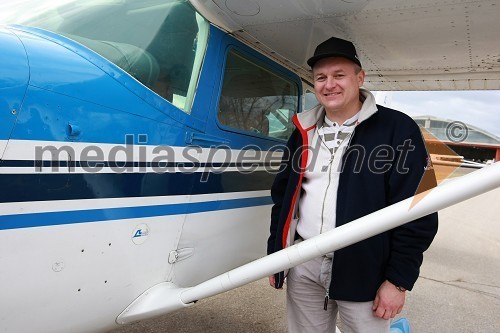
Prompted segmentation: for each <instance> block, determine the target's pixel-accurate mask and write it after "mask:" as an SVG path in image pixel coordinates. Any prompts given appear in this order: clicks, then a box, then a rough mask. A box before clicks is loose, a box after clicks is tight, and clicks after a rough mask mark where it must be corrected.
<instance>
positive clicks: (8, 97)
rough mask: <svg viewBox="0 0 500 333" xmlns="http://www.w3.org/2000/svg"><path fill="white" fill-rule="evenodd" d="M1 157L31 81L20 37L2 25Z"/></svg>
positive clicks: (0, 54) (0, 42)
mask: <svg viewBox="0 0 500 333" xmlns="http://www.w3.org/2000/svg"><path fill="white" fill-rule="evenodd" d="M0 45H2V52H0V158H1V156H2V155H3V152H4V150H5V146H6V145H7V140H8V139H9V136H10V133H11V132H12V128H13V126H14V124H15V121H16V118H17V116H18V115H19V112H20V111H21V106H22V101H23V98H24V95H25V93H26V89H27V87H28V82H29V63H28V57H27V55H26V51H25V49H24V46H23V44H22V43H21V41H20V40H19V38H18V37H17V36H16V35H15V34H14V32H12V31H11V30H9V29H8V28H6V27H0Z"/></svg>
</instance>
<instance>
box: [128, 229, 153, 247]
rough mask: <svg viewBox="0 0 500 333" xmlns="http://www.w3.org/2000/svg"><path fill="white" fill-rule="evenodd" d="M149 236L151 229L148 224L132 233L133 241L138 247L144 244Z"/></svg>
mask: <svg viewBox="0 0 500 333" xmlns="http://www.w3.org/2000/svg"><path fill="white" fill-rule="evenodd" d="M148 236H149V227H148V226H147V225H146V224H140V225H138V226H137V227H136V228H135V229H134V232H133V233H132V241H133V242H134V244H136V245H140V244H143V243H144V242H145V241H146V240H147V238H148Z"/></svg>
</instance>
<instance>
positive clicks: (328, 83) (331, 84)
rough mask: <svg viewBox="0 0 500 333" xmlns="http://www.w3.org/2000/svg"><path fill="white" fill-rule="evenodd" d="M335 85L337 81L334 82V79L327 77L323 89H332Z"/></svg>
mask: <svg viewBox="0 0 500 333" xmlns="http://www.w3.org/2000/svg"><path fill="white" fill-rule="evenodd" d="M336 84H337V81H335V78H334V77H333V76H328V77H327V78H326V84H325V88H327V89H332V88H334V87H335V85H336Z"/></svg>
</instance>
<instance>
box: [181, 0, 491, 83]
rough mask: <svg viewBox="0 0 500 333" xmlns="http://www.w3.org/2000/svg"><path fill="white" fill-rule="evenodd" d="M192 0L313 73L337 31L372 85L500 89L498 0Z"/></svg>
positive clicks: (238, 33)
mask: <svg viewBox="0 0 500 333" xmlns="http://www.w3.org/2000/svg"><path fill="white" fill-rule="evenodd" d="M190 2H191V3H192V4H193V5H194V6H195V7H196V8H197V9H198V10H199V11H200V12H201V13H202V14H203V15H205V16H206V17H207V18H208V19H209V20H210V21H212V22H214V23H215V24H217V25H219V26H220V27H222V28H223V29H225V30H227V31H229V32H231V33H233V34H234V35H236V36H238V37H240V38H241V39H243V40H245V41H246V42H248V43H249V44H250V45H252V46H253V47H255V48H257V49H259V50H261V51H263V52H265V53H267V54H268V55H270V56H275V58H276V59H279V58H280V57H283V58H284V59H285V60H284V61H285V64H286V65H288V66H289V67H291V68H292V69H294V70H298V71H299V72H301V73H302V74H303V75H304V76H305V77H306V78H307V77H309V78H310V68H309V66H308V65H307V64H306V60H307V59H308V57H309V56H310V55H311V54H312V53H313V52H314V48H315V47H316V45H318V44H319V43H320V42H322V41H324V40H326V39H328V38H329V37H331V36H336V37H341V38H345V39H348V40H352V41H353V42H354V44H355V45H356V48H357V50H358V54H359V56H360V58H361V63H362V64H363V67H364V69H365V71H366V72H367V77H366V79H365V86H366V87H367V88H368V89H371V90H488V89H500V43H498V42H495V41H496V40H497V38H498V37H497V34H498V31H500V20H498V17H500V3H498V2H497V1H492V0H479V1H471V0H453V1H451V0H446V1H434V0H331V1H320V0H312V1H304V0H273V1H264V0H247V1H239V0H212V1H206V0H191V1H190ZM276 55H279V56H280V57H277V56H276ZM280 62H283V59H280Z"/></svg>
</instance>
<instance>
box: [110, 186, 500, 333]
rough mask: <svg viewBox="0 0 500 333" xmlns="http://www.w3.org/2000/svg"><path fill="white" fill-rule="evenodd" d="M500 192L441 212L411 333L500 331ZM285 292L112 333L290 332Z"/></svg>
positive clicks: (249, 294)
mask: <svg viewBox="0 0 500 333" xmlns="http://www.w3.org/2000/svg"><path fill="white" fill-rule="evenodd" d="M499 207H500V189H497V190H495V191H492V192H489V193H487V194H484V195H482V196H480V197H476V198H473V199H471V200H468V201H466V202H464V203H461V204H459V205H456V206H453V207H451V208H448V209H446V210H443V211H441V212H440V229H439V232H438V235H437V236H436V239H435V241H434V243H433V244H432V246H431V248H430V249H429V250H428V251H427V252H426V254H425V261H424V265H423V266H422V270H421V277H420V279H419V281H418V282H417V284H416V286H415V288H414V290H413V291H412V292H411V293H409V295H408V298H407V304H406V307H405V310H404V312H403V315H404V316H405V317H407V318H408V319H409V320H410V324H411V327H412V333H434V332H436V333H441V332H450V333H481V332H485V333H486V332H488V333H492V332H500V316H499V313H500V208H499ZM284 314H285V299H284V292H283V291H281V292H280V291H274V290H272V289H271V288H270V287H268V286H267V281H266V280H260V281H257V282H255V283H252V284H249V285H247V286H245V287H242V288H239V289H237V290H234V291H231V292H227V293H225V294H222V295H218V296H215V297H212V298H210V299H207V300H203V301H200V302H199V303H198V304H196V305H195V306H193V307H191V308H188V309H185V310H181V311H178V312H176V313H172V314H169V315H165V316H162V317H159V318H157V319H154V320H148V321H143V322H140V323H136V324H132V325H130V326H126V327H123V328H120V329H117V330H114V331H112V333H138V332H140V333H160V332H161V333H165V332H175V333H181V332H186V333H187V332H189V333H219V332H238V333H250V332H252V333H267V332H274V333H278V332H286V323H285V317H284Z"/></svg>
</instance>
